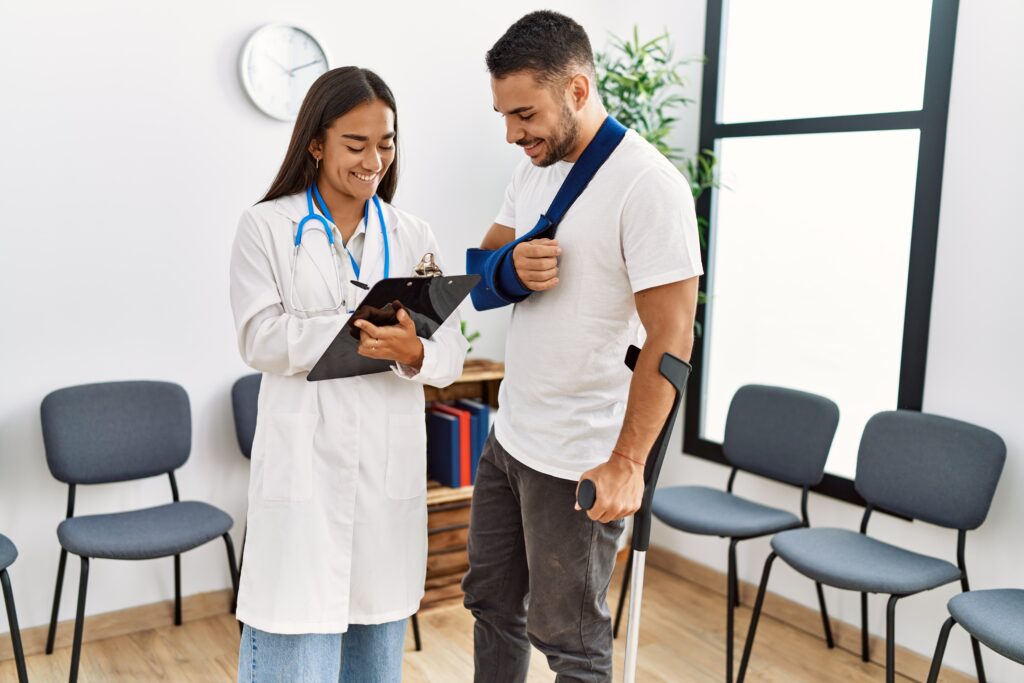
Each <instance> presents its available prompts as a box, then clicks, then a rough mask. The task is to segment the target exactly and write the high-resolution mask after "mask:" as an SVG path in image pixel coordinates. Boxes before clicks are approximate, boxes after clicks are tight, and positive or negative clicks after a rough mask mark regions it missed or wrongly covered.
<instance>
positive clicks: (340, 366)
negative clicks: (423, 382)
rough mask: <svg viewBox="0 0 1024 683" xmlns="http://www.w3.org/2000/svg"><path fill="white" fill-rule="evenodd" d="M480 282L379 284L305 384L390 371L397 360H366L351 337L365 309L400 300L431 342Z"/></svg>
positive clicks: (467, 278) (461, 278)
mask: <svg viewBox="0 0 1024 683" xmlns="http://www.w3.org/2000/svg"><path fill="white" fill-rule="evenodd" d="M479 281H480V276H479V275H448V276H445V275H440V276H438V277H392V278H388V279H386V280H381V281H379V282H378V283H377V284H375V285H374V286H373V288H372V289H371V290H370V291H369V292H367V294H366V296H365V297H363V300H362V301H361V302H360V303H359V308H357V309H356V312H355V313H353V314H352V315H351V316H350V317H349V319H348V320H347V321H346V322H345V325H344V327H342V328H341V332H339V333H338V336H336V337H335V338H334V341H332V342H331V343H330V345H329V346H328V347H327V350H326V351H324V353H323V355H322V356H320V360H318V361H317V362H316V365H314V366H313V369H312V370H310V371H309V374H308V375H306V381H308V382H319V381H321V380H325V379H340V378H342V377H357V376H359V375H372V374H374V373H378V372H391V366H392V365H393V364H394V363H395V361H393V360H380V359H376V358H366V357H365V356H360V355H359V353H358V351H357V350H358V348H359V342H358V341H357V339H356V337H353V336H352V330H353V328H352V323H353V322H355V320H356V316H357V315H359V313H360V311H361V310H362V309H363V308H364V307H366V306H372V307H374V308H383V307H384V306H386V305H387V304H390V303H391V302H392V301H394V300H395V299H398V300H399V301H400V302H401V303H402V305H403V306H404V307H405V312H406V313H408V314H409V317H410V318H412V321H413V323H415V325H416V336H418V337H422V338H424V339H430V338H431V337H432V336H433V334H434V332H436V331H437V328H439V327H441V325H442V324H443V323H444V321H445V320H447V319H448V317H449V316H450V315H451V314H452V313H454V312H455V309H456V308H458V307H459V304H461V303H462V302H463V301H464V300H465V298H466V297H467V296H469V293H470V292H471V291H472V290H473V287H475V286H476V284H477V283H478V282H479ZM355 331H356V332H357V333H358V332H359V328H355ZM356 336H358V334H357V335H356Z"/></svg>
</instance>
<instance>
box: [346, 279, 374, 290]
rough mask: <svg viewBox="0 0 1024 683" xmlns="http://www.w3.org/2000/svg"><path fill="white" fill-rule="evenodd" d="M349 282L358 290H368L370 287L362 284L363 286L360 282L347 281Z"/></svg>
mask: <svg viewBox="0 0 1024 683" xmlns="http://www.w3.org/2000/svg"><path fill="white" fill-rule="evenodd" d="M349 282H351V283H352V284H354V285H355V286H356V287H359V288H360V289H369V288H370V286H369V285H364V284H363V283H362V282H360V281H359V280H349Z"/></svg>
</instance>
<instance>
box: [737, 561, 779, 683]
mask: <svg viewBox="0 0 1024 683" xmlns="http://www.w3.org/2000/svg"><path fill="white" fill-rule="evenodd" d="M776 557H778V556H777V555H776V554H775V553H772V554H770V555H769V556H768V559H767V560H765V561H764V572H763V573H762V574H761V585H760V586H758V588H757V600H755V601H754V613H753V614H752V615H750V629H749V630H748V631H747V642H746V644H745V645H744V646H743V659H742V660H740V675H739V677H738V678H737V679H736V683H743V679H744V678H746V676H747V664H749V663H750V651H751V650H753V649H754V635H755V634H756V633H757V622H758V621H759V620H760V619H761V607H762V606H763V605H764V594H765V593H767V592H768V577H769V575H771V573H772V562H774V561H775V558H776Z"/></svg>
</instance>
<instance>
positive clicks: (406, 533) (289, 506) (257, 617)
mask: <svg viewBox="0 0 1024 683" xmlns="http://www.w3.org/2000/svg"><path fill="white" fill-rule="evenodd" d="M382 208H383V212H384V217H385V223H386V224H387V229H388V240H389V245H390V259H391V260H390V274H391V277H405V276H409V275H412V274H413V273H412V271H413V268H414V267H415V265H416V264H417V263H418V262H419V260H420V258H421V257H422V256H423V254H424V253H426V252H428V251H429V252H434V253H435V254H437V251H438V248H437V241H436V240H435V238H434V235H433V233H432V232H431V230H430V227H429V226H428V225H427V224H426V223H425V222H424V221H422V220H419V219H417V218H415V217H413V216H411V215H409V214H408V213H405V212H403V211H399V210H398V209H396V208H394V207H392V206H391V205H389V204H385V203H383V202H382ZM370 209H371V211H370V220H369V225H368V226H367V228H366V237H365V242H364V248H363V256H362V263H361V280H362V281H363V282H365V283H366V284H368V285H370V286H371V287H372V286H373V284H374V283H376V282H377V281H378V280H380V279H381V278H382V277H383V274H384V247H383V241H382V239H381V234H380V226H379V222H378V220H377V215H376V211H374V210H373V205H372V203H371V205H370ZM306 213H307V208H306V198H305V194H304V193H303V194H297V195H291V196H288V197H282V198H279V199H276V200H273V201H269V202H264V203H261V204H258V205H256V206H254V207H252V208H250V209H248V210H247V211H246V212H245V213H244V214H242V218H241V221H240V223H239V226H238V234H237V236H236V237H235V243H234V247H233V251H232V256H231V307H232V311H233V313H234V319H235V329H236V330H237V333H238V345H239V349H240V351H241V354H242V358H243V359H244V360H245V362H246V363H247V364H248V365H250V366H252V367H253V368H255V369H256V370H260V371H262V372H263V380H262V385H261V387H260V396H259V412H258V416H259V417H258V419H257V422H256V436H255V440H254V442H253V448H252V469H251V474H250V479H249V511H248V521H247V523H248V530H247V534H246V541H245V551H244V552H245V555H244V560H245V561H244V564H243V568H242V577H241V587H240V591H239V596H238V618H239V620H241V621H242V622H244V623H246V624H249V625H250V626H252V627H254V628H257V629H260V630H263V631H268V632H272V633H290V634H294V633H343V632H345V631H346V630H347V629H348V625H349V624H379V623H384V622H388V621H395V620H397V619H402V618H404V617H408V616H409V615H411V614H414V613H415V612H416V610H417V609H418V608H419V602H420V600H421V598H422V597H423V585H424V578H425V574H426V559H427V510H426V501H425V496H426V429H425V421H424V412H423V411H424V399H423V384H430V385H433V386H437V387H443V386H447V385H448V384H451V383H452V382H453V381H454V380H455V379H456V378H458V376H459V375H460V374H461V372H462V364H463V360H464V359H465V356H466V348H467V343H466V340H465V338H464V337H463V336H462V333H461V331H460V329H459V319H458V314H457V313H456V314H455V315H453V316H452V317H451V318H449V319H448V321H447V322H446V323H445V324H444V325H443V326H442V327H441V328H440V329H438V330H437V332H435V333H434V335H433V337H432V338H431V339H429V340H426V339H424V340H423V365H422V367H421V369H420V372H419V373H418V374H416V373H415V371H413V370H412V369H411V368H406V367H398V366H396V367H394V368H393V371H392V372H388V373H378V374H374V375H366V376H362V377H352V378H346V379H336V380H327V381H321V382H307V381H306V374H307V373H308V371H309V370H310V369H311V368H312V367H313V365H314V364H315V363H316V361H317V360H318V359H319V357H320V355H321V354H322V353H323V351H324V350H325V349H326V348H327V346H328V344H329V343H330V341H331V340H332V339H334V337H335V336H336V335H337V333H338V332H339V330H340V329H341V327H342V325H343V324H344V321H345V320H346V319H347V317H348V316H347V314H346V313H345V311H344V310H342V311H340V312H338V313H325V314H308V315H307V314H304V313H300V312H298V311H296V310H293V309H292V306H291V292H290V291H289V286H290V276H291V269H292V260H293V239H294V235H295V230H296V228H297V226H298V223H299V221H300V220H301V219H302V218H303V217H304V216H305V215H306ZM312 225H313V226H314V227H316V226H319V224H318V223H312ZM310 226H311V223H307V224H306V233H305V234H304V236H303V251H304V252H305V254H307V255H309V257H310V258H315V259H318V260H319V263H318V265H319V266H320V268H321V272H322V273H324V274H329V276H330V278H331V279H332V280H333V277H334V268H333V265H332V264H331V262H330V260H329V259H330V258H331V252H330V250H329V249H327V248H326V239H325V238H324V233H323V232H321V231H319V230H314V231H310V229H309V228H310ZM300 253H301V252H300ZM305 265H308V264H304V265H303V267H302V268H300V269H299V270H298V271H297V279H296V281H295V288H296V297H295V301H296V305H297V307H298V308H306V309H313V308H323V307H328V306H331V305H332V302H331V297H330V291H329V290H328V289H327V287H326V285H325V284H324V282H323V280H322V279H321V278H320V276H319V275H317V272H316V270H315V269H314V268H306V267H305ZM442 267H443V266H442ZM344 273H345V271H344V270H342V274H343V278H344ZM350 291H351V292H352V295H353V296H356V295H358V297H359V299H361V298H362V296H365V291H364V290H358V289H356V288H354V287H353V288H352V289H351V290H350ZM355 303H356V304H357V303H358V301H356V302H355ZM349 307H354V304H352V303H350V304H349Z"/></svg>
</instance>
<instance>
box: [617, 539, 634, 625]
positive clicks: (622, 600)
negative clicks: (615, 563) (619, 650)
mask: <svg viewBox="0 0 1024 683" xmlns="http://www.w3.org/2000/svg"><path fill="white" fill-rule="evenodd" d="M632 575H633V552H632V551H630V553H629V555H627V556H626V569H625V571H623V572H622V590H620V591H619V604H618V606H617V607H616V608H615V623H614V624H613V625H612V638H618V637H619V625H620V624H622V607H623V606H624V605H625V604H626V594H627V593H629V580H630V578H631V577H632Z"/></svg>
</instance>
